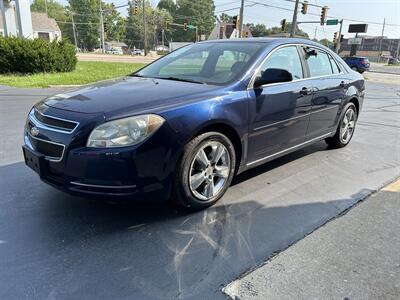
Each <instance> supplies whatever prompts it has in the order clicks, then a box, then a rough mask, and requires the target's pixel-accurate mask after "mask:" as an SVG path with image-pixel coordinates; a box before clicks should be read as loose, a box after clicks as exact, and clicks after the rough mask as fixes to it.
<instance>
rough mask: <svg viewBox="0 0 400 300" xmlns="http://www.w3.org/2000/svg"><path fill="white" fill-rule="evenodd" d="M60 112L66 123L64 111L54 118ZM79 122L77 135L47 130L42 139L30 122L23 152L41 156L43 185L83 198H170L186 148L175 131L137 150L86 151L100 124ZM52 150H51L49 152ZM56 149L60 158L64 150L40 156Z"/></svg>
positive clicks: (163, 130) (161, 134)
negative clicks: (179, 160)
mask: <svg viewBox="0 0 400 300" xmlns="http://www.w3.org/2000/svg"><path fill="white" fill-rule="evenodd" d="M60 113H62V114H63V117H64V118H66V117H65V116H64V114H65V112H63V111H61V112H60V111H59V110H56V109H52V111H51V114H52V115H54V114H60ZM67 114H68V113H67ZM67 117H71V116H67ZM82 117H85V118H86V117H87V116H82ZM74 120H76V118H75V119H74ZM79 121H80V122H79V124H80V125H79V127H78V128H77V129H76V131H75V132H73V133H72V134H65V133H62V132H57V131H54V130H52V128H45V127H42V128H40V129H39V131H40V134H39V135H37V136H35V137H34V136H32V134H31V133H30V131H31V128H32V126H34V125H35V124H32V122H31V120H30V119H29V118H28V120H27V124H26V127H25V134H24V142H25V143H24V144H25V145H24V147H25V148H26V149H29V150H30V152H33V153H34V154H35V153H36V154H37V155H41V156H42V157H41V158H40V161H41V168H40V169H41V170H40V178H41V179H42V180H43V181H44V182H46V183H48V184H50V185H52V186H53V187H55V188H57V189H60V190H62V191H65V192H68V193H70V194H74V195H79V196H84V197H97V198H98V197H100V198H102V197H124V198H126V197H129V198H146V197H147V196H149V195H152V196H153V195H159V196H162V198H167V197H168V196H169V192H170V187H171V183H172V177H173V173H174V169H175V165H176V161H177V159H178V157H179V155H180V149H181V147H180V145H179V144H178V143H176V142H175V140H176V139H175V138H174V132H173V131H172V130H171V129H170V128H169V126H168V124H164V125H163V126H161V127H160V128H159V129H158V130H157V132H155V133H154V134H153V135H152V136H151V137H149V138H148V139H147V140H145V141H143V142H142V143H139V144H137V145H134V146H129V147H121V148H106V149H100V148H87V147H86V146H85V145H86V140H87V137H88V135H89V133H90V132H91V130H92V129H93V128H94V127H95V126H97V124H96V122H86V123H85V122H82V120H79ZM82 124H87V125H82ZM36 125H37V124H36ZM57 145H59V146H57ZM49 146H51V147H52V148H51V149H48V148H49ZM54 147H60V148H59V151H60V153H61V150H62V153H61V156H60V157H53V156H52V155H47V156H46V155H42V154H43V153H41V151H42V152H43V151H53V152H55V151H56V149H53V148H54ZM61 147H62V149H61ZM42 149H44V150H42ZM25 151H27V150H25Z"/></svg>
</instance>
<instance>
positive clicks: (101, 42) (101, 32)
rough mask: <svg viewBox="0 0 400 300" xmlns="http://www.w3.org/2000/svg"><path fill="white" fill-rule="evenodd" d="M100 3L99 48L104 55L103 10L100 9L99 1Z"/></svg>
mask: <svg viewBox="0 0 400 300" xmlns="http://www.w3.org/2000/svg"><path fill="white" fill-rule="evenodd" d="M99 2H100V47H101V48H102V51H101V52H102V53H103V54H104V53H106V49H105V47H104V20H103V9H102V7H101V0H100V1H99Z"/></svg>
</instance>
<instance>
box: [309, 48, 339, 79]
mask: <svg viewBox="0 0 400 300" xmlns="http://www.w3.org/2000/svg"><path fill="white" fill-rule="evenodd" d="M316 52H317V55H309V56H306V59H307V63H308V68H309V69H310V76H311V77H318V76H326V75H332V74H333V72H332V67H331V62H330V59H329V57H328V54H327V53H325V52H323V51H320V50H316Z"/></svg>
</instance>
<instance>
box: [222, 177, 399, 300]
mask: <svg viewBox="0 0 400 300" xmlns="http://www.w3.org/2000/svg"><path fill="white" fill-rule="evenodd" d="M399 220H400V179H399V180H397V181H396V182H394V183H392V184H390V185H389V186H387V187H385V188H384V189H383V190H381V191H379V192H378V193H376V194H374V195H372V196H371V197H369V198H367V199H366V200H365V201H364V202H361V203H360V204H359V205H357V206H355V207H354V208H352V209H351V210H349V211H348V213H346V214H344V215H343V216H340V217H339V218H337V219H335V220H334V221H332V222H329V223H328V224H326V225H325V226H323V227H321V228H320V229H318V230H316V231H315V232H314V233H312V234H310V235H309V236H307V237H305V238H304V239H302V240H301V241H299V242H298V243H297V244H295V245H293V246H291V247H290V248H288V249H287V250H285V251H283V252H281V253H279V254H278V255H277V256H276V257H274V258H273V259H271V260H270V261H269V262H267V263H266V264H265V265H263V266H262V267H260V268H258V269H256V270H255V271H253V272H251V273H249V274H247V275H246V276H244V277H243V278H241V279H239V280H235V281H234V282H232V283H231V284H229V285H228V286H227V287H226V288H225V289H224V291H225V293H226V294H227V295H229V296H230V297H231V298H232V299H241V300H246V299H254V300H256V299H260V300H263V299H298V300H302V299H304V300H311V299H348V300H350V299H351V300H366V299H386V300H389V299H393V300H397V299H400V252H399V249H400V224H399Z"/></svg>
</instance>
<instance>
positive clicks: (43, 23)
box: [0, 12, 61, 41]
mask: <svg viewBox="0 0 400 300" xmlns="http://www.w3.org/2000/svg"><path fill="white" fill-rule="evenodd" d="M31 18H32V29H33V38H42V39H44V40H47V41H54V40H57V41H58V40H61V30H60V27H58V25H57V22H56V20H54V19H53V18H49V17H48V16H47V14H46V13H41V12H32V13H31ZM0 35H4V23H3V18H2V15H0Z"/></svg>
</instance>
